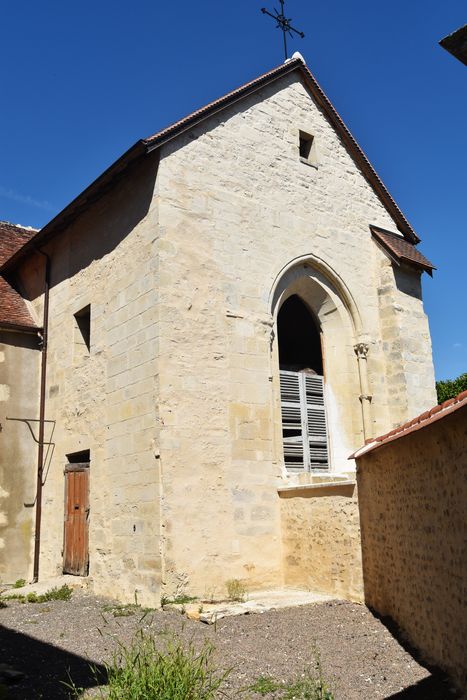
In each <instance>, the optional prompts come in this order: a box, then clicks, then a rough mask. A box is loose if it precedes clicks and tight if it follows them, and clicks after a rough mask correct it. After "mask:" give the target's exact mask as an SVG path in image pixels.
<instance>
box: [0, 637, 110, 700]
mask: <svg viewBox="0 0 467 700" xmlns="http://www.w3.org/2000/svg"><path fill="white" fill-rule="evenodd" d="M0 659H1V666H2V669H3V671H4V673H5V676H4V677H3V678H2V681H1V683H2V684H3V685H6V687H7V688H8V694H7V696H6V697H7V698H8V700H64V699H65V698H67V699H68V698H69V697H70V690H69V689H68V688H67V687H66V686H65V685H64V683H69V682H70V678H72V679H73V681H74V683H75V685H76V686H77V687H78V688H92V687H94V686H96V685H98V684H99V683H104V682H105V681H104V678H105V670H104V668H103V667H102V666H96V667H95V673H93V672H92V670H91V669H90V666H89V660H88V659H85V658H83V657H81V656H76V655H75V654H72V653H70V652H67V651H64V650H63V649H60V648H58V647H55V646H53V645H52V644H46V643H44V642H41V641H39V640H38V639H34V638H33V637H30V636H29V635H26V634H21V633H19V632H14V631H13V630H9V629H7V628H5V627H0ZM9 670H11V671H13V672H20V673H21V674H24V676H23V677H21V678H14V677H12V678H8V675H10V674H9V673H8V671H9ZM15 675H16V674H15V673H11V676H15ZM18 675H19V674H18ZM96 676H97V678H96ZM98 679H99V680H98ZM1 697H3V696H1Z"/></svg>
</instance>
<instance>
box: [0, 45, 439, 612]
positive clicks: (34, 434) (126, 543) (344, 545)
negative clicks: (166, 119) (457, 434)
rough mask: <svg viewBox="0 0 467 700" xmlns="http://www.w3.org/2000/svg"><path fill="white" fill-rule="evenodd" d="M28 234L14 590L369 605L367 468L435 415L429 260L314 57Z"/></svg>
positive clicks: (5, 505)
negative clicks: (73, 584)
mask: <svg viewBox="0 0 467 700" xmlns="http://www.w3.org/2000/svg"><path fill="white" fill-rule="evenodd" d="M19 230H20V229H18V231H19ZM17 235H18V236H19V235H20V234H19V233H18V234H17ZM21 235H22V234H21ZM24 235H25V236H26V238H28V240H25V242H24V245H22V247H20V248H19V249H17V250H12V251H11V252H10V256H9V257H8V259H7V260H5V262H4V264H3V267H2V268H1V274H2V275H3V282H2V284H3V285H4V287H2V294H4V293H5V291H4V290H7V293H8V294H9V295H10V296H11V298H13V297H14V299H15V300H16V302H15V303H17V306H18V309H21V318H20V319H19V320H18V318H16V317H15V316H14V311H13V307H12V306H11V305H7V306H5V305H4V304H3V300H2V324H1V334H2V335H1V338H0V342H1V345H0V350H1V353H2V354H1V358H2V364H0V373H1V374H0V383H1V384H2V388H1V392H2V393H1V394H0V397H1V401H0V422H1V424H2V432H1V433H0V444H1V457H0V459H1V462H0V475H1V478H2V481H1V482H0V486H1V488H2V490H1V491H0V497H1V498H0V513H2V516H1V517H2V518H3V520H2V521H1V523H2V530H1V532H2V533H3V534H2V535H1V536H2V537H3V540H2V542H3V545H2V547H3V548H2V549H1V550H0V576H1V578H2V579H3V580H14V579H15V578H16V577H19V576H22V577H25V578H27V577H35V578H37V577H38V576H40V577H46V576H52V575H57V574H61V573H63V572H68V573H74V574H76V575H82V576H86V575H87V576H89V578H90V580H91V581H92V585H93V588H94V590H95V592H97V593H100V594H106V595H111V596H114V597H118V598H120V599H121V600H133V598H134V594H135V591H137V594H138V599H139V600H140V601H142V602H144V603H146V604H152V605H154V604H157V603H158V602H159V600H160V596H161V594H164V595H165V596H171V595H175V594H176V593H177V592H179V591H182V590H183V591H186V592H189V593H191V594H194V595H203V594H205V593H206V592H208V591H209V592H211V593H212V591H218V592H219V595H220V596H221V595H222V594H223V589H224V586H225V582H226V580H228V579H232V578H238V579H241V580H242V581H244V583H245V585H246V586H247V588H249V589H250V590H253V589H261V588H271V587H278V586H284V585H286V586H287V585H289V586H291V585H293V586H299V587H300V586H304V587H308V588H312V587H316V588H320V589H326V590H329V591H331V592H332V593H335V594H338V595H341V596H343V597H349V598H357V599H358V598H361V595H362V588H361V564H360V558H359V557H360V541H359V524H358V508H357V502H356V492H355V483H354V475H355V470H354V466H353V465H354V463H353V462H349V461H348V456H349V455H350V454H351V453H352V452H353V451H355V449H357V448H358V447H360V446H361V445H362V444H363V442H364V441H365V440H366V439H369V438H371V437H374V436H375V435H379V434H381V433H384V432H386V431H388V430H390V429H391V428H393V427H394V426H396V425H397V424H399V423H400V422H402V421H405V420H407V419H408V418H410V417H412V416H413V415H416V414H418V413H420V412H422V411H423V410H425V409H426V408H428V407H430V406H432V405H433V403H435V401H436V396H435V389H434V375H433V365H432V356H431V343H430V334H429V329H428V322H427V318H426V315H425V313H424V310H423V303H422V295H421V284H420V278H421V275H422V273H423V272H428V273H429V274H431V272H432V269H433V266H432V264H431V263H430V262H429V261H428V260H427V259H426V258H425V257H424V256H423V255H422V254H421V253H420V252H419V250H418V248H417V244H418V243H419V238H418V236H417V234H416V233H415V232H414V230H413V229H412V227H411V226H410V224H409V223H408V221H407V220H406V219H405V217H404V215H403V214H402V212H401V211H400V209H399V208H398V207H397V205H396V203H395V202H394V200H393V199H392V198H391V196H390V194H389V193H388V191H387V190H386V188H385V186H384V185H383V183H382V182H381V180H380V179H379V177H378V176H377V174H376V172H375V171H374V169H373V168H372V166H371V164H370V163H369V161H368V160H367V158H366V157H365V155H364V154H363V152H362V151H361V149H360V148H359V146H358V145H357V143H356V142H355V140H354V139H353V137H352V136H351V134H350V132H349V131H348V129H347V128H346V126H345V125H344V123H343V121H342V120H341V118H340V117H339V115H338V114H337V112H336V111H335V109H334V108H333V106H332V104H331V103H330V101H329V100H328V98H327V97H326V96H325V95H324V93H323V91H322V90H321V88H320V87H319V85H318V83H317V82H316V80H315V78H314V77H313V76H312V74H311V73H310V71H309V69H308V68H307V66H306V65H305V63H304V61H303V59H302V57H301V56H300V55H297V54H296V55H294V57H293V58H292V59H290V60H287V61H286V62H285V63H284V64H282V65H280V66H278V67H277V68H275V69H273V70H271V71H270V72H268V73H266V74H264V75H262V76H260V77H258V78H256V79H254V80H252V81H251V82H250V83H247V84H246V85H243V86H242V87H240V88H238V89H236V90H234V91H233V92H230V93H229V94H227V95H225V96H224V97H222V98H220V99H219V100H216V101H215V102H213V103H211V104H209V105H207V106H205V107H203V108H202V109H200V110H198V111H196V112H194V113H193V114H191V115H189V116H188V117H186V118H185V119H182V120H181V121H179V122H177V123H176V124H173V125H172V126H170V127H168V128H167V129H164V130H163V131H161V132H159V133H157V134H155V135H153V136H151V137H149V138H146V139H143V140H141V141H138V142H137V143H136V144H135V145H134V146H133V147H132V148H130V149H129V150H128V151H127V152H126V153H125V154H124V155H123V156H122V157H121V158H120V159H119V160H118V161H116V162H115V163H114V164H113V165H112V166H111V167H110V168H109V169H108V170H107V171H106V172H105V173H103V174H102V175H101V176H100V177H99V178H98V179H97V180H96V181H95V182H94V183H92V185H90V186H89V187H88V188H87V189H86V190H85V191H84V192H83V193H81V194H80V195H79V196H78V197H77V198H76V199H75V200H74V201H73V202H71V204H70V205H68V206H67V207H66V208H65V209H64V210H63V211H62V212H60V214H58V215H57V216H56V217H55V218H54V219H53V220H52V221H50V222H49V223H48V224H47V225H46V226H45V227H44V228H43V229H42V230H41V231H39V232H35V233H34V235H32V236H30V235H29V234H24ZM2 299H3V298H2ZM15 319H16V320H15ZM16 321H18V323H17V326H18V327H13V326H15V324H16ZM25 327H26V328H25ZM5 387H6V388H5ZM11 418H14V419H20V420H9V419H11ZM38 443H39V444H38ZM38 472H39V475H40V478H39V480H38V484H37V485H36V477H37V473H38ZM13 475H14V476H13ZM10 503H14V504H15V505H14V507H12V506H10V505H9V504H10ZM12 533H15V534H12Z"/></svg>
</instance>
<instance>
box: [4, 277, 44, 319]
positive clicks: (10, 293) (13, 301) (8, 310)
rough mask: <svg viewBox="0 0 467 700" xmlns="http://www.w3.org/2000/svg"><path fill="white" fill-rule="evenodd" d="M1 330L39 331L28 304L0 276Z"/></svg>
mask: <svg viewBox="0 0 467 700" xmlns="http://www.w3.org/2000/svg"><path fill="white" fill-rule="evenodd" d="M0 328H12V329H14V328H24V329H29V328H30V329H31V330H33V329H37V328H38V326H37V324H36V323H34V321H33V319H32V317H31V314H30V313H29V311H28V308H27V306H26V303H25V301H24V299H23V297H22V296H21V294H18V292H17V291H16V290H15V289H13V287H12V286H11V285H10V284H8V282H7V281H6V279H5V278H4V277H1V276H0Z"/></svg>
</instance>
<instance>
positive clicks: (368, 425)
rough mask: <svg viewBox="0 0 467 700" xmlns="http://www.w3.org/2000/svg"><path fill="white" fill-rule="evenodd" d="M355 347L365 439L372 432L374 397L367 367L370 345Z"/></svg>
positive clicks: (363, 344) (360, 344) (359, 344)
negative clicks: (372, 403) (370, 387)
mask: <svg viewBox="0 0 467 700" xmlns="http://www.w3.org/2000/svg"><path fill="white" fill-rule="evenodd" d="M353 349H354V351H355V354H356V356H357V362H358V374H359V378H360V396H359V399H360V403H361V405H362V419H363V437H364V439H365V440H368V438H370V437H371V434H372V421H371V399H372V398H373V397H372V395H371V394H370V390H369V384H368V367H367V356H368V351H369V349H370V346H369V345H368V343H357V344H356V345H354V348H353Z"/></svg>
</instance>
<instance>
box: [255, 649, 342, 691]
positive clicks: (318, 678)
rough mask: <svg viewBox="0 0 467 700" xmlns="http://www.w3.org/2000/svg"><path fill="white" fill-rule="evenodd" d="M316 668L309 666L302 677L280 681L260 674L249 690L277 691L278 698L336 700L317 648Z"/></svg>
mask: <svg viewBox="0 0 467 700" xmlns="http://www.w3.org/2000/svg"><path fill="white" fill-rule="evenodd" d="M314 653H315V662H314V669H310V668H307V669H306V670H305V671H304V672H303V673H302V675H301V677H300V678H297V679H294V680H292V681H289V682H288V683H279V682H278V681H276V680H275V678H272V677H271V676H260V677H259V678H258V679H257V680H256V681H255V682H254V683H253V685H251V686H249V687H248V688H247V690H251V691H253V692H254V693H258V695H263V696H264V695H268V694H269V693H276V695H275V696H274V697H276V698H278V700H279V699H280V700H334V695H333V694H332V691H331V689H330V688H329V686H328V684H327V683H326V681H325V680H324V676H323V670H322V668H321V659H320V656H319V652H318V651H317V650H315V652H314Z"/></svg>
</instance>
